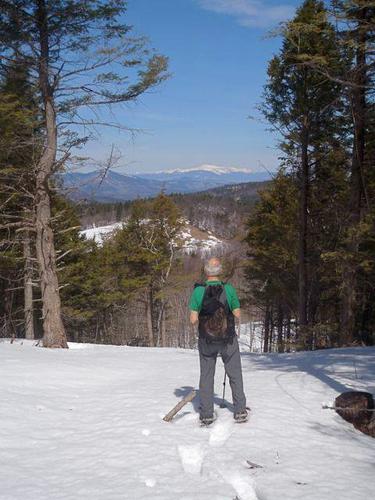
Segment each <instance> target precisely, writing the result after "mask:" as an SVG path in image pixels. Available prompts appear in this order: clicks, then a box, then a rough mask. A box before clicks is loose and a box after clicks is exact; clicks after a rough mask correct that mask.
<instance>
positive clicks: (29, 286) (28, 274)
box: [23, 231, 35, 340]
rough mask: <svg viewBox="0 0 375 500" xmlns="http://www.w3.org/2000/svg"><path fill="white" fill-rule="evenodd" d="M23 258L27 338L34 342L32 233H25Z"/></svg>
mask: <svg viewBox="0 0 375 500" xmlns="http://www.w3.org/2000/svg"><path fill="white" fill-rule="evenodd" d="M23 256H24V259H25V270H24V302H25V303H24V314H25V338H27V339H30V340H33V339H34V338H35V333H34V308H33V283H32V279H33V267H32V266H33V264H32V260H31V248H30V232H29V231H24V240H23Z"/></svg>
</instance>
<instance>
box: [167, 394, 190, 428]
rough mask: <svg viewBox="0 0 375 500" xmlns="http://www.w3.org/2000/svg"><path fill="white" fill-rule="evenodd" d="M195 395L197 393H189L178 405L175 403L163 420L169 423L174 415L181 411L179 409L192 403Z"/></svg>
mask: <svg viewBox="0 0 375 500" xmlns="http://www.w3.org/2000/svg"><path fill="white" fill-rule="evenodd" d="M196 395H197V391H191V392H189V394H188V395H187V396H185V397H184V399H182V400H181V401H180V402H179V403H177V404H176V406H175V407H174V408H173V409H172V410H171V411H170V412H169V413H167V414H166V415H165V417H164V418H163V420H165V421H166V422H170V421H171V420H172V418H173V417H174V416H175V415H176V413H178V412H179V411H180V410H181V408H183V407H184V406H185V405H186V404H187V403H190V401H193V399H194V398H195V396H196Z"/></svg>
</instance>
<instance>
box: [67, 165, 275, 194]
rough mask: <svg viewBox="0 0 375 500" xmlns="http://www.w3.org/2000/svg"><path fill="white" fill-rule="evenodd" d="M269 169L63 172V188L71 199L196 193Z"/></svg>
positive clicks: (254, 178)
mask: <svg viewBox="0 0 375 500" xmlns="http://www.w3.org/2000/svg"><path fill="white" fill-rule="evenodd" d="M269 179H270V176H269V174H268V173H267V172H253V171H252V170H250V169H244V168H234V167H228V168H227V167H219V166H216V165H201V166H199V167H194V168H188V169H177V170H165V171H160V172H152V173H137V174H135V175H126V174H119V173H118V172H113V171H111V170H110V171H108V172H107V174H106V175H105V177H104V178H103V177H102V175H101V174H100V172H99V171H94V172H88V173H78V172H74V173H73V172H68V173H65V174H63V175H62V182H63V187H64V189H65V190H67V193H68V196H70V197H71V198H72V199H75V200H78V199H88V200H90V201H100V202H114V201H127V200H134V199H137V198H147V197H152V196H156V195H157V194H158V193H160V191H164V192H165V193H167V194H171V193H195V192H199V191H204V190H207V189H212V188H216V187H220V186H226V185H228V184H241V183H245V182H259V181H264V180H269Z"/></svg>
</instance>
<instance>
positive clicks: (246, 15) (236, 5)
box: [197, 0, 295, 27]
mask: <svg viewBox="0 0 375 500" xmlns="http://www.w3.org/2000/svg"><path fill="white" fill-rule="evenodd" d="M197 1H198V4H199V5H200V6H201V7H202V8H203V9H206V10H210V11H212V12H217V13H219V14H227V15H230V16H233V17H234V18H235V19H236V21H237V22H238V23H239V24H241V25H242V26H257V27H259V26H260V27H266V26H274V25H275V24H277V23H279V22H280V21H286V20H287V19H289V18H290V17H291V16H292V15H293V14H294V12H295V7H293V6H292V5H288V4H281V5H280V4H279V5H271V4H269V3H267V2H263V1H259V0H197Z"/></svg>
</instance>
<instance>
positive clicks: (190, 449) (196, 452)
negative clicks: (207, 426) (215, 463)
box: [178, 444, 204, 475]
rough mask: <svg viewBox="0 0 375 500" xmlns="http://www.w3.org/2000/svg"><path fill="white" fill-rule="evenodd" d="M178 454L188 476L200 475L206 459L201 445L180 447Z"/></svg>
mask: <svg viewBox="0 0 375 500" xmlns="http://www.w3.org/2000/svg"><path fill="white" fill-rule="evenodd" d="M178 453H179V455H180V459H181V463H182V467H183V468H184V471H185V472H186V473H188V474H195V475H197V474H200V472H201V469H202V463H203V458H204V450H203V448H202V446H201V445H200V444H196V445H184V446H183V445H179V446H178Z"/></svg>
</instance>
